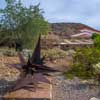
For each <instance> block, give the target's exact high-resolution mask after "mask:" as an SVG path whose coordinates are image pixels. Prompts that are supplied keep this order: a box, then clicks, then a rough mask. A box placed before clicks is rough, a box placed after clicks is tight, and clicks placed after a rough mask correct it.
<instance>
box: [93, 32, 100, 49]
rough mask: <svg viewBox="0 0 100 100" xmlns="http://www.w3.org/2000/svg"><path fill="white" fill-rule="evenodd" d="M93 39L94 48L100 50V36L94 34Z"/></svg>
mask: <svg viewBox="0 0 100 100" xmlns="http://www.w3.org/2000/svg"><path fill="white" fill-rule="evenodd" d="M92 39H93V40H94V47H95V48H97V49H100V34H96V33H94V34H93V35H92Z"/></svg>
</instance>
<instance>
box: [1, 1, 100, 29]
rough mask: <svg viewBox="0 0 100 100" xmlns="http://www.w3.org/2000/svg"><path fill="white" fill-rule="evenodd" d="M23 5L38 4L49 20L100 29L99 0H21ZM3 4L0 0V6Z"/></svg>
mask: <svg viewBox="0 0 100 100" xmlns="http://www.w3.org/2000/svg"><path fill="white" fill-rule="evenodd" d="M22 2H23V3H24V5H25V6H29V5H30V4H33V5H35V4H38V3H39V2H40V4H41V5H40V8H42V9H43V10H44V11H45V13H44V16H45V18H46V20H48V21H49V22H76V23H83V24H87V25H89V26H91V27H94V28H96V29H99V30H100V0H22ZM4 5H5V3H4V0H0V7H3V6H4Z"/></svg>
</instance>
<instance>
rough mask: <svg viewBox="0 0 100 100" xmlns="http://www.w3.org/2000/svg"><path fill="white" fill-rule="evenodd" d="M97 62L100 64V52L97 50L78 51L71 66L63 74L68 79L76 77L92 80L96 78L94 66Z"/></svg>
mask: <svg viewBox="0 0 100 100" xmlns="http://www.w3.org/2000/svg"><path fill="white" fill-rule="evenodd" d="M98 62H100V51H99V50H98V49H95V48H83V49H78V50H76V53H75V54H74V56H73V63H72V66H71V68H70V69H69V70H68V71H67V72H65V75H66V76H67V77H69V78H73V77H74V76H76V77H79V78H82V79H94V78H95V77H96V74H95V72H94V71H95V69H94V65H95V64H97V63H98Z"/></svg>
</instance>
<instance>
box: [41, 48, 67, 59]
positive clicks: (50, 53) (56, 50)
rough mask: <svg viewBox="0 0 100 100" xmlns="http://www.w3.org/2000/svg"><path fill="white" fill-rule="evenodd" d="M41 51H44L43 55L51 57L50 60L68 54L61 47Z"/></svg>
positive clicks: (47, 57)
mask: <svg viewBox="0 0 100 100" xmlns="http://www.w3.org/2000/svg"><path fill="white" fill-rule="evenodd" d="M41 52H42V56H45V58H46V59H50V60H54V59H59V58H63V57H65V56H66V52H65V51H63V50H61V49H59V48H53V49H48V50H42V51H41Z"/></svg>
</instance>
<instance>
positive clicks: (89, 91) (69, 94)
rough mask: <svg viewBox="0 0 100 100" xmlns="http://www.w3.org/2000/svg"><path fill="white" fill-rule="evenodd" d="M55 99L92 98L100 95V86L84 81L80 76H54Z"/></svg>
mask: <svg viewBox="0 0 100 100" xmlns="http://www.w3.org/2000/svg"><path fill="white" fill-rule="evenodd" d="M52 82H53V93H52V95H53V100H90V98H91V97H100V87H98V86H90V85H87V84H86V83H82V82H81V81H80V80H79V79H78V78H75V79H73V80H67V79H65V78H64V77H63V76H54V78H53V80H52Z"/></svg>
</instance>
